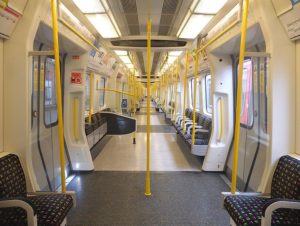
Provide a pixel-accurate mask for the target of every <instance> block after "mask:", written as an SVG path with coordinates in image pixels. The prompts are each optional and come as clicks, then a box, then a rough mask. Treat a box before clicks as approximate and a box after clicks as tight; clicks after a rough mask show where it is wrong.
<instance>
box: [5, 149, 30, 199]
mask: <svg viewBox="0 0 300 226" xmlns="http://www.w3.org/2000/svg"><path fill="white" fill-rule="evenodd" d="M26 193H27V191H26V180H25V175H24V172H23V169H22V166H21V163H20V160H19V157H18V156H16V155H14V154H9V155H6V156H4V157H2V158H0V198H2V199H3V198H12V197H25V196H26Z"/></svg>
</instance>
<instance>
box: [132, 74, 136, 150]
mask: <svg viewBox="0 0 300 226" xmlns="http://www.w3.org/2000/svg"><path fill="white" fill-rule="evenodd" d="M133 118H134V119H135V120H136V78H135V69H134V71H133ZM135 131H136V130H135ZM135 131H134V133H133V144H136V141H135V136H136V132H135Z"/></svg>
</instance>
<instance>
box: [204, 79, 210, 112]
mask: <svg viewBox="0 0 300 226" xmlns="http://www.w3.org/2000/svg"><path fill="white" fill-rule="evenodd" d="M205 111H206V112H207V113H208V114H211V113H212V95H211V75H206V76H205Z"/></svg>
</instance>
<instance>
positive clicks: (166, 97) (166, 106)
mask: <svg viewBox="0 0 300 226" xmlns="http://www.w3.org/2000/svg"><path fill="white" fill-rule="evenodd" d="M168 94H169V74H168V73H166V91H165V95H166V96H165V99H166V101H165V111H167V109H168Z"/></svg>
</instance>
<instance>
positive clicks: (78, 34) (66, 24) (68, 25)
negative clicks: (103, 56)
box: [59, 19, 101, 53]
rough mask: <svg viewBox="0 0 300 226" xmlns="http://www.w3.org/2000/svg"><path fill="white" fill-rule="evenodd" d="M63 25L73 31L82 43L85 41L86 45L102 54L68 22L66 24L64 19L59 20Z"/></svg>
mask: <svg viewBox="0 0 300 226" xmlns="http://www.w3.org/2000/svg"><path fill="white" fill-rule="evenodd" d="M59 21H60V22H61V23H62V24H63V25H65V26H66V27H67V28H68V29H69V30H70V31H72V32H73V33H74V34H75V35H77V36H78V37H79V38H80V39H81V40H82V41H84V42H85V43H86V44H88V45H89V46H91V47H92V48H93V49H94V50H96V51H97V52H99V53H100V52H101V51H100V50H99V49H98V48H97V47H96V46H95V45H94V44H93V43H91V42H90V41H89V40H87V39H86V38H85V37H84V36H83V35H82V34H80V33H79V32H78V31H76V29H75V28H74V27H72V26H71V25H70V24H69V23H68V22H66V21H65V20H63V19H60V20H59Z"/></svg>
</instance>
